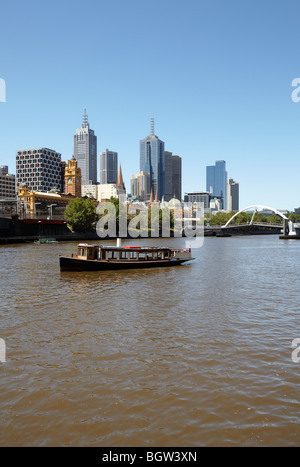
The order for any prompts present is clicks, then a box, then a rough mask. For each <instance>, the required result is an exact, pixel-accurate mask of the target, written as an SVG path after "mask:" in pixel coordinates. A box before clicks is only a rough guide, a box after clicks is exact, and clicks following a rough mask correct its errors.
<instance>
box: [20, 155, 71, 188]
mask: <svg viewBox="0 0 300 467" xmlns="http://www.w3.org/2000/svg"><path fill="white" fill-rule="evenodd" d="M61 164H62V162H61V154H60V153H58V152H56V151H54V150H53V149H48V148H37V149H26V150H21V151H17V155H16V174H17V175H16V188H17V190H18V188H19V187H20V186H21V185H26V186H27V187H28V188H29V190H33V191H44V192H47V191H50V190H51V189H52V188H58V189H59V191H60V190H61V186H62V170H61Z"/></svg>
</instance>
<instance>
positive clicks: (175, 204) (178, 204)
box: [168, 198, 181, 208]
mask: <svg viewBox="0 0 300 467" xmlns="http://www.w3.org/2000/svg"><path fill="white" fill-rule="evenodd" d="M168 205H169V207H170V208H180V207H181V202H180V201H179V199H176V198H172V199H170V201H169V203H168Z"/></svg>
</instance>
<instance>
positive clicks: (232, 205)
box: [227, 178, 240, 211]
mask: <svg viewBox="0 0 300 467" xmlns="http://www.w3.org/2000/svg"><path fill="white" fill-rule="evenodd" d="M239 204H240V202H239V184H238V183H237V182H235V181H234V180H233V179H232V178H230V179H229V180H228V183H227V209H228V211H239Z"/></svg>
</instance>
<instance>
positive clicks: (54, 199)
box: [18, 186, 75, 219]
mask: <svg viewBox="0 0 300 467" xmlns="http://www.w3.org/2000/svg"><path fill="white" fill-rule="evenodd" d="M73 199H75V198H74V196H72V195H67V194H59V193H54V192H53V193H52V192H51V193H46V192H40V191H35V190H29V189H28V187H27V186H24V187H23V186H21V187H20V188H19V192H18V200H19V215H21V217H29V218H33V219H35V218H37V217H43V218H48V217H49V218H52V217H53V216H56V215H57V214H58V215H60V216H62V215H63V210H64V209H65V208H66V207H67V205H68V203H69V202H70V201H71V200H73Z"/></svg>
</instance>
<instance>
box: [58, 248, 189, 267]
mask: <svg viewBox="0 0 300 467" xmlns="http://www.w3.org/2000/svg"><path fill="white" fill-rule="evenodd" d="M192 259H194V258H192V255H191V249H187V250H179V249H173V248H166V247H139V246H123V247H121V246H103V245H89V244H84V243H81V244H79V245H78V248H77V254H76V256H74V255H72V256H71V257H67V256H60V258H59V262H60V269H61V271H106V270H113V269H136V268H153V267H164V266H178V265H180V264H182V263H185V262H186V261H190V260H192Z"/></svg>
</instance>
